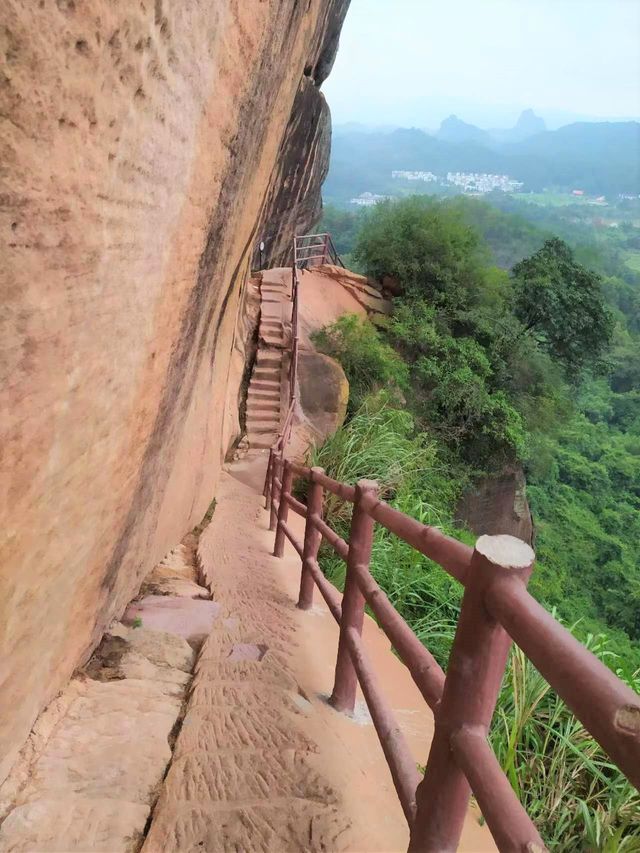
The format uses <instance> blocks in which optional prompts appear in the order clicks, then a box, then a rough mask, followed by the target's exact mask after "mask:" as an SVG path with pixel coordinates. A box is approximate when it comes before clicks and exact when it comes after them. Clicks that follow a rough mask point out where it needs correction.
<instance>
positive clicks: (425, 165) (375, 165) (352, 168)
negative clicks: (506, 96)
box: [324, 115, 640, 199]
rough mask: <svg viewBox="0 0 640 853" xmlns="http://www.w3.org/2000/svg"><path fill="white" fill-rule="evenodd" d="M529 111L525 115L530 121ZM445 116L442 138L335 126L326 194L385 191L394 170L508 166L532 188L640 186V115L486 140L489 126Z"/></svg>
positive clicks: (604, 190)
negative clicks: (343, 130)
mask: <svg viewBox="0 0 640 853" xmlns="http://www.w3.org/2000/svg"><path fill="white" fill-rule="evenodd" d="M536 118H537V117H536V116H535V115H533V119H534V120H535V119H536ZM530 119H531V117H527V118H526V119H525V121H526V122H527V124H528V125H529V127H531V126H532V123H531V120H530ZM443 124H446V127H445V133H444V136H445V137H446V138H442V136H441V134H440V133H439V132H438V134H437V135H436V136H433V135H430V134H428V133H426V132H425V131H422V130H418V129H416V128H411V129H409V128H399V129H397V130H394V131H392V132H382V131H375V132H347V133H340V134H337V135H336V136H335V137H334V141H333V151H332V156H331V166H330V170H329V175H328V177H327V181H326V183H325V187H324V193H325V196H328V197H332V198H336V199H339V198H345V197H348V196H349V195H358V194H360V193H362V192H367V191H368V192H375V193H383V194H384V193H389V192H391V190H392V189H393V186H394V184H393V183H392V178H391V172H392V171H393V170H425V171H431V172H434V173H435V174H437V175H446V174H447V172H450V171H453V172H456V171H461V172H487V173H493V174H505V175H509V176H510V177H511V178H514V179H516V180H518V181H522V182H523V183H524V189H525V190H531V191H535V192H539V191H541V190H543V189H546V188H558V189H563V190H572V189H581V190H583V191H584V192H586V193H589V194H596V195H601V194H602V195H617V194H619V193H631V194H638V193H640V156H639V155H640V123H638V122H635V121H629V122H575V123H574V124H570V125H566V126H565V127H562V128H560V129H559V130H552V131H549V130H546V131H543V132H540V133H536V134H534V135H532V136H528V137H527V138H525V139H521V140H519V141H506V140H505V142H504V143H503V144H498V143H496V142H495V141H490V142H487V141H486V140H487V138H489V139H491V137H489V134H488V132H487V131H482V130H481V129H479V128H475V127H474V126H473V125H467V124H466V122H462V121H460V120H458V119H455V121H451V120H450V119H447V120H446V121H445V123H443ZM517 128H518V125H516V129H517ZM476 130H480V134H477V133H475V131H476ZM481 134H486V136H483V135H481ZM465 135H466V136H468V137H470V138H466V139H465V138H464V137H465ZM452 137H453V138H454V139H456V140H457V141H452ZM461 137H462V138H461ZM479 140H483V141H479ZM396 186H397V184H396Z"/></svg>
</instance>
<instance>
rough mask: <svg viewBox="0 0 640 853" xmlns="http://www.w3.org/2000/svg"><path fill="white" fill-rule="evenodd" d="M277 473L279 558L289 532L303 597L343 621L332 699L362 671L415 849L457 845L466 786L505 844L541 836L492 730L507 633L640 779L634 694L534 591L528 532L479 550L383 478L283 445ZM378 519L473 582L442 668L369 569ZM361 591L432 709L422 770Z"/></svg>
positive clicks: (349, 693)
mask: <svg viewBox="0 0 640 853" xmlns="http://www.w3.org/2000/svg"><path fill="white" fill-rule="evenodd" d="M298 477H302V478H303V479H305V480H306V481H307V482H308V484H309V486H308V497H307V504H306V506H305V505H304V504H303V503H301V502H300V501H298V500H297V499H296V498H295V497H294V496H293V482H294V479H295V478H298ZM271 479H272V486H271V489H270V503H271V507H272V510H273V511H274V514H275V525H274V526H275V528H276V538H275V545H274V555H275V556H277V557H282V555H283V552H284V540H285V537H286V538H287V539H289V541H290V542H291V544H292V545H293V547H294V548H295V550H296V551H297V552H298V554H299V555H300V557H301V559H302V574H301V580H300V595H299V600H298V607H300V608H301V609H302V610H307V609H309V608H310V607H311V603H312V599H313V589H314V586H317V587H318V589H319V590H320V592H321V594H322V596H323V598H324V599H325V601H326V602H327V604H328V606H329V609H330V611H331V613H332V614H333V616H334V618H335V619H336V621H337V622H338V623H339V625H340V638H339V641H338V652H337V661H336V671H335V682H334V688H333V693H332V695H331V700H330V701H331V703H332V705H333V706H334V707H335V708H336V709H337V710H339V711H346V712H351V711H353V709H354V704H355V698H356V687H357V684H358V682H359V683H360V687H361V689H362V693H363V695H364V698H365V700H366V703H367V706H368V708H369V712H370V714H371V718H372V720H373V724H374V726H375V728H376V731H377V733H378V736H379V739H380V743H381V745H382V749H383V751H384V754H385V757H386V759H387V762H388V764H389V768H390V771H391V776H392V778H393V782H394V785H395V788H396V791H397V793H398V797H399V799H400V802H401V804H402V808H403V810H404V813H405V816H406V818H407V822H408V824H409V828H410V833H411V841H410V846H409V850H410V851H430V853H436V851H438V853H441V851H453V850H455V849H456V846H457V844H458V841H459V838H460V834H461V831H462V824H463V822H464V818H465V815H466V813H467V808H468V804H469V798H470V795H471V793H472V792H473V794H474V796H475V798H476V800H477V802H478V805H479V806H480V809H481V811H482V814H483V815H484V818H485V820H486V822H487V825H488V827H489V829H490V831H491V833H492V835H493V838H494V840H495V842H496V844H497V846H498V848H499V849H500V850H505V851H514V850H518V851H529V852H530V853H533V851H536V850H543V849H544V843H543V841H542V839H541V838H540V836H539V834H538V832H537V830H536V828H535V826H534V824H533V823H532V821H531V820H530V818H529V817H528V815H527V814H526V812H525V810H524V808H523V807H522V805H521V804H520V802H519V801H518V799H517V797H516V794H515V792H514V790H513V788H512V787H511V785H510V783H509V781H508V779H507V778H506V776H505V775H504V773H503V772H502V770H501V768H500V765H499V763H498V760H497V759H496V757H495V755H494V753H493V750H492V749H491V746H490V745H489V742H488V740H487V734H488V731H489V727H490V725H491V719H492V716H493V711H494V708H495V703H496V700H497V697H498V692H499V690H500V684H501V681H502V677H503V673H504V670H505V666H506V663H507V658H508V654H509V649H510V646H511V643H512V641H514V642H516V643H517V644H518V645H519V646H520V648H521V649H522V650H523V651H524V653H525V654H526V655H527V657H528V658H529V659H530V660H531V661H532V663H533V664H534V666H535V667H536V668H537V669H538V670H539V671H540V673H541V674H542V675H543V676H544V677H545V678H546V679H547V681H548V682H549V684H550V685H551V686H552V687H553V689H554V690H555V691H556V692H557V693H558V694H559V695H560V696H561V697H562V699H563V700H564V701H565V702H566V703H567V705H568V706H569V708H570V709H571V710H572V711H573V713H574V714H575V715H576V717H577V718H578V719H579V720H580V721H581V722H582V723H583V725H584V726H585V728H586V729H587V730H588V731H589V732H590V733H591V734H592V735H593V737H594V738H595V739H596V740H597V741H598V743H599V744H600V745H601V746H602V747H603V749H604V750H605V751H606V752H607V753H608V755H609V756H610V757H611V759H612V760H613V761H614V762H615V763H616V764H617V765H618V767H619V768H620V770H621V771H622V772H623V773H624V774H625V775H626V776H627V778H628V779H629V780H630V781H631V782H632V784H634V785H635V786H636V787H638V786H639V785H640V697H638V696H637V695H636V693H634V692H633V690H631V688H629V687H628V686H627V685H626V684H625V683H624V682H622V681H621V680H620V679H619V678H617V677H616V676H615V675H614V674H613V673H612V672H611V670H610V669H608V667H606V666H605V665H604V664H603V663H602V662H601V661H599V660H598V658H596V657H595V656H594V655H593V654H591V652H589V651H588V650H587V649H586V648H585V647H584V646H583V645H581V644H580V643H579V642H578V641H577V640H576V639H575V638H574V637H573V635H572V634H570V633H569V631H567V630H566V629H565V628H563V627H562V625H560V623H559V622H557V621H556V620H555V619H554V618H553V617H552V616H551V615H550V614H549V613H547V611H546V610H544V608H543V607H541V606H540V605H539V604H538V602H537V601H536V600H535V599H534V598H532V596H531V595H530V594H529V593H528V592H527V582H528V580H529V576H530V574H531V571H532V568H533V563H534V559H535V557H534V553H533V551H532V549H531V548H530V547H529V546H528V545H526V544H525V543H524V542H522V541H520V540H519V539H515V538H514V537H512V536H481V537H480V538H479V539H478V541H477V543H476V546H475V549H472V548H470V547H469V546H467V545H464V544H462V543H461V542H458V541H457V540H455V539H452V538H450V537H448V536H445V535H444V534H443V533H441V532H440V531H439V530H437V529H436V528H434V527H428V526H426V525H423V524H421V523H420V522H418V521H416V520H415V519H412V518H410V517H409V516H407V515H404V514H403V513H401V512H399V511H398V510H396V509H393V508H392V507H390V506H389V505H388V504H386V503H385V502H384V501H381V500H379V498H378V494H377V492H378V486H377V484H376V483H374V482H371V481H368V480H361V481H360V482H359V483H358V484H357V486H355V487H354V486H349V485H346V484H345V483H338V482H336V481H335V480H332V479H331V478H329V477H327V476H326V474H325V473H324V471H323V469H321V468H305V467H303V466H301V465H297V464H295V463H293V462H290V461H283V460H282V459H280V458H278V459H277V461H276V462H275V464H274V465H273V467H272V471H271ZM325 490H326V491H328V492H331V493H332V494H334V495H337V496H338V497H340V498H342V499H343V500H345V501H349V502H351V503H353V513H352V520H351V529H350V533H349V541H348V542H346V541H345V540H343V539H341V538H340V537H339V536H338V534H337V533H336V532H335V531H334V530H332V529H331V527H329V525H328V524H327V523H326V522H325V521H324V520H323V518H322V505H323V496H324V492H325ZM290 509H292V510H293V511H294V512H296V513H298V515H301V516H302V517H303V518H305V519H306V524H305V534H304V541H303V542H300V541H299V540H298V538H297V537H296V536H295V534H294V532H293V530H292V528H291V527H290V526H289V524H288V516H289V510H290ZM376 523H378V524H381V525H383V527H386V528H387V530H389V531H391V532H392V533H394V534H396V535H397V536H399V537H400V538H401V539H404V541H405V542H408V543H409V544H410V545H412V546H413V547H414V548H416V549H417V550H418V551H420V552H421V553H422V554H424V555H425V556H427V557H429V558H430V559H432V560H434V561H435V562H436V563H439V565H441V566H442V568H443V569H444V570H445V571H447V572H448V573H449V574H450V575H452V576H453V577H454V578H456V579H457V580H458V581H460V583H462V585H463V586H464V588H465V589H464V596H463V599H462V606H461V609H460V616H459V619H458V625H457V630H456V635H455V640H454V643H453V647H452V650H451V655H450V658H449V664H448V667H447V672H446V675H445V673H444V672H443V670H442V669H441V668H440V666H439V665H438V663H437V662H436V660H435V659H434V657H433V656H432V655H431V653H430V652H429V651H428V650H427V649H426V648H425V647H424V646H423V645H422V643H421V642H420V641H419V640H418V638H417V637H416V636H415V634H414V633H413V631H412V630H411V629H410V628H409V626H408V625H407V623H406V622H405V621H404V619H403V618H402V616H400V614H399V613H398V612H397V611H396V610H395V608H394V607H393V605H392V604H391V602H390V601H389V599H388V598H387V596H386V595H385V593H384V592H383V591H382V589H380V587H379V586H378V584H377V583H376V581H375V580H374V578H373V576H372V575H371V573H370V570H369V562H370V558H371V546H372V541H373V532H374V526H375V524H376ZM323 539H324V540H325V541H326V542H327V543H328V544H329V545H330V546H331V547H332V548H333V549H334V551H335V552H336V554H338V556H339V557H341V558H342V559H343V560H344V561H345V562H346V564H347V574H346V581H345V587H344V593H343V595H342V596H340V594H339V592H338V590H337V589H336V588H335V587H334V586H332V584H331V583H329V581H328V580H327V579H326V578H325V576H324V575H323V574H322V571H321V569H320V566H319V565H318V549H319V547H320V543H321V541H322V540H323ZM365 604H367V605H368V606H369V608H370V609H371V611H372V612H373V614H374V616H375V617H376V619H377V621H378V623H379V625H380V627H381V628H382V630H383V631H384V632H385V634H386V635H387V637H388V638H389V640H390V642H391V644H392V646H393V648H394V649H395V650H396V652H397V653H398V655H399V657H400V659H401V660H402V661H403V663H404V664H405V666H406V667H407V668H408V670H409V672H410V673H411V676H412V677H413V680H414V682H415V683H416V685H417V687H418V688H419V690H420V692H421V693H422V695H423V697H424V699H425V701H426V702H427V704H428V705H429V706H430V707H431V709H432V710H433V713H434V718H435V733H434V738H433V742H432V744H431V750H430V752H429V758H428V761H427V765H426V770H425V774H424V778H423V779H422V780H420V778H419V775H418V771H417V769H416V765H415V762H414V760H413V757H412V756H411V753H410V752H409V748H408V746H407V744H406V742H405V739H404V736H403V734H402V732H401V730H400V728H399V726H398V724H397V722H396V721H395V719H394V717H393V713H392V711H391V708H390V706H389V704H388V702H387V700H386V699H385V697H384V695H383V693H382V691H381V690H380V686H379V684H378V683H377V680H376V677H375V673H374V671H373V667H372V666H371V663H370V661H369V658H368V655H367V652H366V649H365V648H364V646H363V643H362V639H361V635H362V626H363V620H364V608H365Z"/></svg>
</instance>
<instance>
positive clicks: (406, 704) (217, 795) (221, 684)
mask: <svg viewBox="0 0 640 853" xmlns="http://www.w3.org/2000/svg"><path fill="white" fill-rule="evenodd" d="M264 463H265V460H260V459H256V458H253V459H246V460H244V461H243V462H242V463H240V464H238V465H234V466H232V471H233V474H235V476H232V475H230V474H229V473H224V474H223V476H222V480H221V483H220V486H219V491H218V494H219V497H218V502H217V505H216V511H215V513H214V516H213V519H212V523H211V524H210V525H209V527H208V528H207V529H206V530H205V531H204V533H203V535H202V536H201V537H200V542H199V546H198V555H199V561H200V564H201V566H202V570H203V572H204V577H205V578H206V582H207V584H208V585H209V586H210V587H211V589H212V592H213V596H214V598H215V600H216V602H218V604H219V605H220V607H221V611H220V617H219V619H218V620H217V621H216V622H215V624H214V626H213V629H212V631H211V634H210V636H209V638H208V640H207V641H206V643H205V645H204V647H203V649H202V652H201V654H200V657H199V660H198V662H197V665H196V672H195V677H194V681H193V683H192V686H191V690H190V698H189V701H188V704H187V708H186V713H185V718H184V722H183V725H182V729H181V731H180V734H179V736H178V739H177V743H176V747H175V752H174V758H173V763H172V765H171V767H170V769H169V773H168V775H167V778H166V781H165V784H164V787H163V790H162V792H161V795H160V798H159V800H158V804H157V806H156V809H155V812H154V815H153V820H152V822H151V827H150V830H149V833H148V835H147V838H146V842H145V844H144V847H143V851H144V853H201V851H211V853H213V851H216V852H217V851H274V853H285V851H302V850H304V851H336V853H337V851H343V850H350V851H371V853H373V851H402V850H406V847H407V843H408V831H407V827H406V823H405V819H404V816H403V814H402V810H401V808H400V805H399V802H398V800H397V796H396V793H395V791H394V788H393V784H392V781H391V777H390V774H389V771H388V768H387V765H386V762H385V759H384V756H383V754H382V750H381V748H380V745H379V743H378V739H377V735H376V733H375V730H374V728H373V726H372V724H371V722H370V719H369V717H368V714H367V712H366V708H365V706H364V704H363V702H362V700H361V698H360V701H359V705H358V708H357V713H356V715H355V718H354V719H351V718H349V717H347V716H345V715H342V714H338V713H337V712H335V711H334V710H333V709H332V708H331V707H330V706H329V705H328V704H327V701H326V698H327V695H328V694H329V693H330V691H331V687H332V683H333V668H334V665H335V654H336V649H337V640H338V629H337V625H336V624H335V622H334V620H333V618H332V616H331V615H330V613H329V612H328V610H327V608H326V606H325V605H324V602H322V601H321V600H319V601H318V602H317V604H316V605H315V606H314V608H313V610H312V611H310V612H306V613H303V612H301V611H299V610H298V609H297V608H296V607H295V601H296V598H297V588H298V584H299V578H300V561H299V558H298V556H297V554H295V552H294V551H293V550H292V549H290V548H287V551H286V553H285V558H284V559H283V560H278V559H275V558H274V557H272V556H271V555H270V551H271V549H272V547H273V534H272V533H270V532H269V531H268V529H267V526H268V516H267V513H266V512H265V511H264V509H263V500H262V497H261V495H260V494H259V488H260V485H261V478H262V476H263V473H264ZM241 480H242V482H241ZM291 522H292V524H293V525H294V526H296V525H300V524H301V523H302V519H299V518H298V517H297V516H295V517H294V518H292V519H291ZM365 641H366V642H367V646H368V648H369V651H370V653H371V655H372V659H373V661H374V663H375V664H376V667H377V670H378V673H379V676H380V678H381V681H382V683H383V684H384V685H385V686H386V687H387V693H388V696H389V699H390V700H391V702H392V704H393V706H394V708H395V709H396V713H397V716H398V720H399V722H400V725H401V726H402V728H403V730H404V732H405V734H406V736H407V738H408V740H409V743H410V744H411V746H412V747H415V748H416V760H417V761H420V762H421V763H424V761H425V759H426V755H427V751H428V745H429V742H430V738H431V735H432V718H431V714H430V712H429V710H428V708H427V707H426V705H425V704H424V702H423V700H422V698H421V697H420V696H419V694H418V691H417V689H416V687H415V685H414V684H413V682H412V681H411V678H410V676H409V675H408V673H407V671H406V670H405V668H404V667H403V666H402V664H401V663H400V662H399V661H398V660H397V658H395V657H394V656H393V655H392V653H391V651H390V649H389V643H388V641H387V640H386V638H385V637H384V635H383V634H382V632H380V631H379V629H378V628H377V626H375V624H374V623H373V622H372V621H371V620H369V619H367V620H366V626H365ZM461 849H462V850H465V849H466V850H472V851H474V853H475V851H484V850H494V849H495V848H494V845H493V842H492V840H491V838H490V836H489V833H488V831H487V830H486V828H484V827H482V826H480V824H479V822H478V814H477V813H475V812H473V811H470V812H469V819H468V821H467V825H466V826H465V833H464V837H463V844H462V846H461Z"/></svg>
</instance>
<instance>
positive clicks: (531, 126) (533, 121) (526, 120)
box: [515, 107, 547, 135]
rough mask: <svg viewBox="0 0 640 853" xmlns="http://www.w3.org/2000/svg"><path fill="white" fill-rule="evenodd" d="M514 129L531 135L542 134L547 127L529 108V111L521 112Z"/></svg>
mask: <svg viewBox="0 0 640 853" xmlns="http://www.w3.org/2000/svg"><path fill="white" fill-rule="evenodd" d="M515 129H516V130H521V131H526V132H527V133H528V134H530V135H532V134H534V133H543V132H544V131H545V130H546V129H547V126H546V124H545V123H544V119H543V118H541V117H540V116H537V115H536V114H535V112H534V111H533V110H532V109H531V108H530V107H529V109H526V110H522V112H521V113H520V117H519V118H518V121H517V122H516V125H515Z"/></svg>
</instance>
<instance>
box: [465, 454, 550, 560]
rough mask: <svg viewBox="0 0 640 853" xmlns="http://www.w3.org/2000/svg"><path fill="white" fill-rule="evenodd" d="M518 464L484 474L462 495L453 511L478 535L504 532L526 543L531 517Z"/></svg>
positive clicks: (529, 538) (530, 534)
mask: <svg viewBox="0 0 640 853" xmlns="http://www.w3.org/2000/svg"><path fill="white" fill-rule="evenodd" d="M526 485H527V484H526V481H525V477H524V472H523V471H522V468H509V469H507V470H505V471H503V472H502V473H501V474H498V475H494V476H492V477H485V478H483V479H482V480H480V481H479V482H478V483H476V484H475V486H474V488H473V489H470V490H469V491H468V492H467V493H466V494H465V495H464V496H463V498H462V500H461V501H460V503H459V505H458V509H457V515H458V518H459V519H460V520H461V521H463V522H464V523H465V524H466V525H467V527H469V529H470V530H472V531H473V532H474V533H475V534H477V535H478V536H482V535H483V534H484V533H487V534H491V535H494V534H499V533H508V534H510V535H511V536H516V537H517V538H518V539H522V540H523V541H524V542H527V543H528V544H529V545H531V544H532V541H533V521H532V518H531V511H530V509H529V503H528V501H527V492H526Z"/></svg>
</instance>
